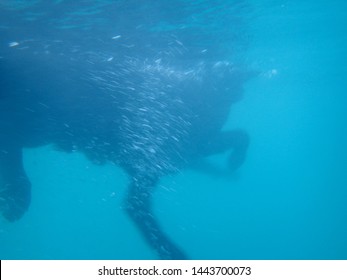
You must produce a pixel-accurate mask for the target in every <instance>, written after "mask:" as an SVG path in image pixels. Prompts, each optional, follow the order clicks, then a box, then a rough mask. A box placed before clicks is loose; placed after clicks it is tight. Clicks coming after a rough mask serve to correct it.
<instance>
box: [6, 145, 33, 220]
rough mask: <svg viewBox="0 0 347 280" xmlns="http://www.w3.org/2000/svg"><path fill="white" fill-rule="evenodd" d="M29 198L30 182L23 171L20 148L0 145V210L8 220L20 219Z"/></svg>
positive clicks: (26, 207)
mask: <svg viewBox="0 0 347 280" xmlns="http://www.w3.org/2000/svg"><path fill="white" fill-rule="evenodd" d="M30 200H31V183H30V181H29V179H28V177H27V175H26V173H25V170H24V167H23V160H22V148H21V147H20V146H17V145H15V144H9V142H7V144H6V145H1V146H0V212H2V214H3V216H4V217H5V218H6V219H7V220H9V221H15V220H18V219H20V218H21V217H22V216H23V214H24V213H25V211H26V210H27V209H28V207H29V204H30Z"/></svg>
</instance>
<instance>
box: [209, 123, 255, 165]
mask: <svg viewBox="0 0 347 280" xmlns="http://www.w3.org/2000/svg"><path fill="white" fill-rule="evenodd" d="M249 141H250V140H249V136H248V134H247V132H245V131H244V130H242V129H235V130H228V131H222V132H220V133H219V134H218V135H217V136H216V137H215V138H213V139H212V141H211V142H210V143H209V144H208V146H207V148H206V151H205V153H206V154H205V155H206V156H209V155H213V154H218V153H223V152H226V151H229V150H230V151H231V154H230V155H229V158H228V162H227V167H228V169H229V171H234V170H236V169H238V168H239V167H240V166H241V165H242V164H243V162H244V161H245V159H246V154H247V149H248V146H249Z"/></svg>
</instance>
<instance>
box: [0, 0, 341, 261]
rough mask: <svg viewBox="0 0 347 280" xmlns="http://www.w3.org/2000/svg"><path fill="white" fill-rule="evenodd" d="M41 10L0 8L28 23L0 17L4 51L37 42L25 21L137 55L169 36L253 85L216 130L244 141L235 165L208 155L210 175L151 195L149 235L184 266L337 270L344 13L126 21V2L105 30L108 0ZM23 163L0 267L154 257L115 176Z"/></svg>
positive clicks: (311, 7)
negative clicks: (240, 64) (332, 264)
mask: <svg viewBox="0 0 347 280" xmlns="http://www.w3.org/2000/svg"><path fill="white" fill-rule="evenodd" d="M43 2H44V1H43ZM52 2H55V5H56V6H57V7H58V8H57V9H56V10H55V12H56V13H52V12H48V8H49V5H48V6H47V4H46V6H45V5H44V4H43V3H41V1H1V4H0V5H1V9H2V11H1V14H2V15H4V14H5V15H6V14H10V13H11V15H12V14H13V13H18V14H20V15H21V16H20V17H26V19H25V20H23V22H24V23H25V22H29V23H30V24H32V25H30V24H27V25H26V26H27V27H26V28H27V29H26V30H23V31H21V30H22V29H21V28H20V27H21V25H22V24H23V22H20V21H11V20H8V21H6V20H3V18H4V17H1V18H2V20H1V21H0V22H1V24H0V25H1V28H2V30H5V31H4V32H2V34H3V38H4V40H2V42H3V43H7V44H8V43H10V42H14V41H18V42H20V41H21V40H24V39H27V38H29V37H30V36H35V34H37V33H39V32H38V31H37V29H35V32H36V33H35V32H34V31H33V30H34V29H31V28H33V27H35V26H36V27H37V26H38V25H37V22H39V23H42V22H47V26H42V25H40V26H41V28H42V30H41V31H42V32H41V33H40V34H43V35H42V36H43V38H47V39H49V40H53V39H54V36H53V34H52V33H51V32H50V30H55V32H57V34H59V36H60V37H59V36H58V37H59V38H62V37H63V38H66V40H72V39H71V38H73V37H74V36H75V34H77V33H82V34H83V36H84V35H85V37H83V38H84V39H86V38H87V39H88V38H90V37H93V35H95V37H97V38H99V37H100V38H101V37H103V36H105V37H112V36H116V35H118V34H121V35H122V36H124V35H123V34H126V31H128V30H130V32H131V36H130V35H129V37H131V38H134V37H136V35H139V37H141V38H137V37H136V40H138V41H136V40H135V39H134V40H135V41H136V42H139V43H141V44H145V43H146V42H147V39H148V38H151V37H150V36H154V37H153V38H162V36H164V37H165V36H170V35H171V34H174V35H175V36H178V38H179V39H180V41H182V42H183V43H184V44H187V45H188V46H189V47H192V48H201V49H202V50H203V49H205V48H207V49H208V51H210V50H212V51H211V52H210V53H211V54H210V55H211V57H216V58H219V57H221V58H220V59H225V57H233V58H234V57H235V56H236V58H235V59H240V60H241V59H242V61H244V63H245V64H246V65H247V67H249V68H251V69H254V71H256V72H257V73H258V74H257V76H256V77H255V78H253V79H252V80H250V81H249V82H247V84H246V85H245V93H244V98H243V99H242V100H241V101H240V102H238V103H237V104H235V105H233V107H232V111H231V113H230V116H229V119H228V122H227V123H226V124H225V129H227V128H234V127H242V128H244V129H246V130H247V131H248V132H249V134H250V137H251V145H250V148H249V152H248V155H247V159H246V162H245V163H244V164H243V166H242V167H241V168H240V169H239V170H238V171H237V172H236V173H234V174H227V173H226V172H224V169H223V164H224V161H225V158H226V156H225V155H223V154H222V155H216V156H213V157H211V158H210V161H211V162H212V163H213V164H214V165H215V166H217V168H216V172H213V170H212V169H209V170H207V171H205V172H201V171H199V170H195V169H184V170H181V172H179V173H178V174H174V175H170V176H167V177H164V178H162V180H161V182H160V184H159V187H158V189H157V191H156V192H155V196H154V200H155V201H154V209H155V213H156V215H157V216H158V219H159V220H160V223H161V224H162V226H163V228H164V229H165V231H166V232H167V233H168V234H169V235H170V236H171V237H172V238H173V239H174V240H175V241H176V242H177V243H178V244H180V246H181V247H182V248H184V249H185V251H186V252H187V253H188V254H189V256H190V257H191V258H193V259H346V258H347V238H346V237H347V147H346V143H347V123H346V122H347V110H346V108H347V107H346V106H347V96H346V92H347V91H346V89H347V87H346V85H347V84H346V83H347V82H346V78H345V77H346V73H347V66H346V65H347V64H346V61H347V59H346V58H347V57H346V56H347V53H346V50H347V30H346V26H347V16H346V12H345V11H346V8H347V5H346V4H345V2H344V1H329V2H328V1H304V3H303V2H302V1H266V2H267V3H266V4H264V3H263V1H247V2H245V1H242V2H241V1H234V2H233V1H226V0H224V1H195V2H194V4H189V3H188V2H189V1H187V2H186V1H177V2H175V3H176V4H175V6H174V7H172V6H171V5H172V4H170V3H171V2H170V1H167V2H166V1H160V5H159V4H158V5H157V6H156V7H153V6H152V5H151V4H150V3H152V2H151V1H149V2H148V3H147V4H146V5H140V7H137V8H136V9H134V10H133V9H132V8H133V7H132V6H131V5H135V4H134V3H135V2H136V1H135V2H134V3H132V2H133V1H124V2H126V3H128V4H124V5H121V4H119V5H120V6H119V8H120V9H121V10H120V11H121V12H123V13H122V14H123V15H125V14H126V16H122V17H119V19H118V18H117V20H118V21H117V22H116V23H115V26H118V27H119V26H121V27H119V29H118V30H116V32H115V31H114V30H112V27H113V26H114V25H113V22H112V20H115V19H114V18H113V17H110V16H108V13H107V12H106V11H105V10H107V7H108V4H109V3H110V2H112V1H94V2H95V3H96V4H95V6H94V7H92V8H90V9H88V8H85V6H84V7H83V8H82V7H81V5H82V4H80V6H79V5H78V1H74V3H75V4H74V5H68V4H66V3H69V1H52ZM145 2H146V1H145ZM119 3H122V1H119ZM218 7H219V8H218ZM235 7H236V8H235ZM50 8H51V7H50ZM122 9H123V10H122ZM67 10H68V11H69V12H68V13H67V12H66V11H67ZM24 12H25V13H24ZM228 12H229V13H228ZM24 14H25V16H23V15H24ZM61 14H63V15H64V16H61ZM67 15H68V16H67ZM228 20H229V21H230V22H231V24H230V25H229V24H227V23H228ZM135 23H136V24H135ZM141 24H143V25H144V26H145V28H144V29H143V30H145V31H143V30H142V29H141V28H142V27H141ZM11 25H13V26H14V28H13V29H14V33H12V32H10V31H11V30H12V29H9V28H8V27H9V26H11ZM134 26H135V27H138V26H140V27H138V28H137V29H136V28H132V27H134ZM139 28H140V29H141V32H139V31H138V30H139ZM234 29H237V30H234ZM30 30H31V32H33V35H32V34H30V36H29V35H28V33H27V32H30ZM136 30H137V31H136ZM182 30H183V31H182ZM101 31H102V32H104V33H101V34H100V32H101ZM241 31H242V32H241ZM93 32H95V33H93ZM158 33H159V35H158ZM13 34H15V35H16V36H13ZM153 34H155V35H153ZM69 36H71V37H69ZM148 36H149V37H148ZM81 37H82V36H81ZM191 37H192V38H193V39H191ZM83 38H82V39H81V40H82V41H80V42H81V44H83V43H84V41H83ZM87 39H86V40H87ZM186 42H187V43H186ZM233 42H235V44H233ZM95 44H96V45H93V46H92V47H97V43H95ZM162 44H164V43H162V42H161V41H157V42H156V44H155V46H156V47H158V48H161V47H162ZM148 53H149V54H150V53H151V49H150V47H149V51H148ZM235 53H236V55H235ZM239 53H240V55H239ZM24 164H25V168H26V171H27V173H28V176H29V178H30V180H31V182H32V185H33V190H32V191H33V194H32V203H31V206H30V209H29V211H28V212H27V213H26V214H25V216H24V217H23V218H22V219H21V220H19V221H17V222H15V223H10V222H7V221H5V220H4V219H2V220H0V258H1V259H155V258H157V256H156V255H155V253H154V252H153V251H152V250H151V249H150V248H149V247H148V245H147V244H146V243H145V242H144V241H143V239H142V237H141V236H140V234H139V233H138V231H137V229H136V228H135V226H134V225H133V224H132V222H131V221H129V219H128V217H127V216H126V215H125V214H124V212H123V211H122V206H123V204H122V202H123V198H124V196H125V192H126V186H127V183H128V180H129V179H128V178H127V175H126V174H125V173H124V172H123V171H122V170H121V169H120V168H118V167H117V166H113V165H105V166H97V165H93V164H92V163H91V162H89V161H88V160H87V159H86V158H85V157H84V156H83V155H82V154H79V153H72V154H65V153H61V152H59V151H56V150H55V149H54V148H53V147H51V146H45V147H40V148H35V149H26V150H25V152H24ZM218 171H220V172H218Z"/></svg>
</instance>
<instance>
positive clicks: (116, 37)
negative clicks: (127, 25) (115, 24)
mask: <svg viewBox="0 0 347 280" xmlns="http://www.w3.org/2000/svg"><path fill="white" fill-rule="evenodd" d="M120 37H122V36H120V35H117V36H113V37H112V39H113V40H116V39H119V38H120Z"/></svg>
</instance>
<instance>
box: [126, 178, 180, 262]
mask: <svg viewBox="0 0 347 280" xmlns="http://www.w3.org/2000/svg"><path fill="white" fill-rule="evenodd" d="M131 180H132V181H131V183H130V186H129V193H128V197H127V201H126V210H127V213H128V214H129V216H130V217H131V219H132V220H133V221H134V223H135V224H136V226H137V227H138V229H139V230H140V232H141V233H142V236H143V237H144V238H145V240H146V242H147V243H148V244H149V245H150V246H151V247H152V248H153V249H154V250H155V251H156V252H157V253H158V254H159V257H160V258H161V259H177V260H182V259H187V256H186V255H185V253H184V252H183V251H182V250H181V249H180V248H179V247H178V246H177V245H176V244H174V243H173V242H172V241H171V240H170V238H169V237H168V236H167V235H166V234H165V233H164V232H163V231H162V229H161V227H160V225H159V224H158V222H157V220H156V218H155V215H154V214H153V211H152V193H153V190H154V188H155V186H156V184H157V182H158V179H157V178H151V177H150V176H141V177H136V178H132V179H131Z"/></svg>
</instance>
